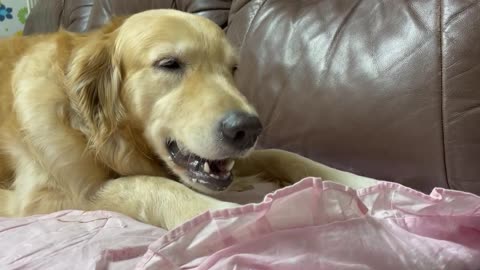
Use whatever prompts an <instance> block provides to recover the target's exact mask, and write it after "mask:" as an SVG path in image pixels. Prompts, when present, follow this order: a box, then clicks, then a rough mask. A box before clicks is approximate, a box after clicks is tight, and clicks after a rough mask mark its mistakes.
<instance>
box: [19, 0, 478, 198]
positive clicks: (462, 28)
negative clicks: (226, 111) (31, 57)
mask: <svg viewBox="0 0 480 270" xmlns="http://www.w3.org/2000/svg"><path fill="white" fill-rule="evenodd" d="M152 8H175V9H180V10H183V11H188V12H192V13H196V14H200V15H203V16H206V17H208V18H211V19H212V20H214V21H215V22H216V23H217V24H219V25H220V26H222V27H223V28H224V29H225V31H226V33H227V35H228V37H229V38H230V40H231V41H232V42H233V44H234V45H236V46H237V47H238V48H239V51H240V56H241V61H240V65H239V69H238V72H237V74H236V80H237V81H238V85H239V88H240V89H241V91H243V93H245V95H246V96H247V97H248V98H249V99H250V100H251V101H252V102H253V103H254V104H255V106H256V107H257V109H258V110H259V112H260V114H261V117H262V118H263V121H264V125H265V126H266V129H265V132H264V134H263V137H262V139H261V143H260V145H261V147H268V148H271V147H275V148H282V149H286V150H290V151H294V152H297V153H300V154H302V155H305V156H307V157H310V158H312V159H314V160H317V161H319V162H322V163H325V164H328V165H331V166H334V167H336V168H339V169H343V170H347V171H351V172H354V173H357V174H361V175H365V176H369V177H374V178H377V179H383V180H389V181H396V182H400V183H402V184H405V185H408V186H411V187H413V188H417V189H419V190H422V191H425V192H429V191H430V190H431V189H432V188H433V187H449V188H454V189H460V190H465V191H469V192H474V193H477V194H480V179H479V177H480V45H479V44H480V28H479V27H478V25H480V16H478V14H480V3H478V2H474V1H469V0H444V1H438V0H436V1H433V0H423V1H413V0H407V1H397V0H384V1H377V0H364V1H351V0H327V1H312V0H310V1H308V0H295V1H292V0H233V1H231V0H190V1H188V0H176V1H175V0H157V1H155V0H136V1H132V0H110V1H109V0H96V1H93V0H43V1H40V3H39V4H38V5H37V6H36V7H35V8H34V9H33V11H32V13H31V16H30V17H29V18H28V20H27V24H26V28H25V34H27V35H28V34H33V33H41V32H52V31H56V30H57V29H58V28H59V26H62V27H63V28H65V29H68V30H70V31H77V32H82V31H87V30H90V29H94V28H96V27H98V26H100V25H102V24H103V23H104V22H106V21H107V20H108V19H109V18H110V17H111V16H113V15H125V14H131V13H135V12H139V11H143V10H146V9H152Z"/></svg>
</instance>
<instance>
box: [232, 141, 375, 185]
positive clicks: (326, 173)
mask: <svg viewBox="0 0 480 270" xmlns="http://www.w3.org/2000/svg"><path fill="white" fill-rule="evenodd" d="M235 173H236V175H238V176H239V177H246V176H249V175H256V176H258V177H256V178H257V179H258V178H261V179H263V180H265V181H269V182H274V183H276V184H278V185H279V186H286V185H290V184H293V183H295V182H297V181H299V180H301V179H303V178H305V177H310V176H313V177H320V178H322V179H323V180H330V181H334V182H337V183H340V184H343V185H346V186H349V187H351V188H355V189H356V188H362V187H367V186H372V185H375V184H376V182H377V181H376V180H374V179H371V178H368V177H363V176H360V175H356V174H353V173H349V172H345V171H340V170H337V169H334V168H332V167H329V166H326V165H324V164H321V163H318V162H315V161H313V160H311V159H308V158H305V157H302V156H300V155H297V154H294V153H291V152H288V151H283V150H277V149H267V150H257V151H254V152H252V154H250V155H249V156H248V157H246V158H244V159H240V160H238V161H237V163H236V165H235Z"/></svg>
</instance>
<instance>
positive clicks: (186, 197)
mask: <svg viewBox="0 0 480 270" xmlns="http://www.w3.org/2000/svg"><path fill="white" fill-rule="evenodd" d="M235 206H237V204H234V203H229V202H223V201H219V200H216V199H213V198H210V197H207V196H205V195H202V194H199V193H196V192H195V191H193V190H191V189H189V188H188V187H186V186H184V185H182V184H180V183H177V182H175V181H172V180H169V179H166V178H160V177H150V176H134V177H124V178H119V179H115V180H111V181H108V182H107V183H105V185H104V186H103V187H102V188H101V189H100V190H99V191H98V193H97V194H96V196H95V198H94V200H93V201H92V203H91V210H110V211H114V212H119V213H122V214H125V215H128V216H130V217H133V218H135V219H137V220H139V221H142V222H145V223H148V224H152V225H155V226H159V227H162V228H164V229H167V230H169V229H172V228H174V227H176V226H177V225H179V224H181V223H183V222H185V221H187V220H188V219H190V218H192V217H194V216H196V215H198V214H201V213H203V212H205V211H207V210H214V209H221V208H228V207H235Z"/></svg>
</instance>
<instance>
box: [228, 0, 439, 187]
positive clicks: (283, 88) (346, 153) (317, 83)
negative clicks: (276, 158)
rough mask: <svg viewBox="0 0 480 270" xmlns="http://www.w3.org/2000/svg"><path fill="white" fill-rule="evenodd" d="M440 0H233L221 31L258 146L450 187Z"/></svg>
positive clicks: (362, 171) (383, 175)
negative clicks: (233, 49)
mask: <svg viewBox="0 0 480 270" xmlns="http://www.w3.org/2000/svg"><path fill="white" fill-rule="evenodd" d="M437 3H438V1H415V2H414V1H402V2H399V1H380V2H379V1H374V0H365V1H350V0H336V1H306V0H304V1H289V0H276V1H273V0H272V1H270V0H261V1H260V0H252V1H245V0H236V1H234V2H233V4H232V9H231V16H230V25H229V28H228V32H227V34H228V35H229V37H230V38H231V40H232V41H233V42H235V43H236V45H237V46H238V47H239V48H240V59H241V62H240V66H239V69H238V73H237V76H236V79H237V82H238V84H239V86H240V88H241V90H242V91H243V92H244V93H245V94H246V95H247V96H248V97H249V99H250V100H251V101H253V102H254V103H255V105H256V107H257V108H258V109H259V111H260V114H261V116H262V117H263V121H264V123H265V126H266V129H265V133H264V134H263V138H262V140H261V143H260V144H261V146H262V147H267V148H270V147H275V148H283V149H287V150H291V151H294V152H297V153H300V154H303V155H305V156H308V157H310V158H313V159H315V160H317V161H320V162H323V163H326V164H329V165H331V166H334V167H337V168H340V169H343V170H348V171H352V172H354V173H358V174H361V175H367V176H370V177H375V178H377V179H384V180H392V181H397V182H400V183H403V184H406V185H409V186H412V187H414V188H417V189H421V190H424V191H430V189H431V188H432V187H434V186H438V187H447V182H446V179H447V178H446V170H445V159H444V145H443V144H444V141H443V124H442V112H443V109H442V100H443V97H442V74H441V72H440V70H441V67H442V65H441V61H440V59H441V58H442V51H441V46H439V41H440V40H441V37H440V36H439V35H440V32H439V29H438V25H439V23H440V22H439V18H440V17H439V16H438V13H437V12H436V11H438V5H437Z"/></svg>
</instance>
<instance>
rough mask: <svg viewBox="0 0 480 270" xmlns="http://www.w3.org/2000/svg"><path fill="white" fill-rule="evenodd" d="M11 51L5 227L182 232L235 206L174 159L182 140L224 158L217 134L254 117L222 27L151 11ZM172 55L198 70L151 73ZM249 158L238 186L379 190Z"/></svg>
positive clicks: (3, 116)
mask: <svg viewBox="0 0 480 270" xmlns="http://www.w3.org/2000/svg"><path fill="white" fill-rule="evenodd" d="M199 29H201V31H200V30H199ZM0 51H1V52H2V58H1V59H0V188H1V189H0V216H26V215H32V214H41V213H49V212H53V211H58V210H63V209H82V210H96V209H106V210H112V211H117V212H121V213H124V214H126V215H129V216H131V217H133V218H136V219H138V220H140V221H143V222H147V223H150V224H154V225H158V226H162V227H165V228H172V227H173V226H175V225H177V224H178V223H180V222H183V221H184V220H185V219H187V218H190V217H192V216H194V215H196V214H198V213H200V212H202V211H205V210H207V209H216V208H221V207H227V206H232V205H234V204H231V203H227V202H222V201H219V200H216V199H213V198H211V197H209V196H206V195H202V194H200V193H197V192H195V191H193V190H192V189H191V188H193V189H196V190H199V191H203V192H205V193H206V192H207V191H206V190H202V187H200V186H195V184H194V183H192V182H189V181H187V180H186V176H185V175H184V173H183V172H182V170H181V168H178V167H177V166H176V165H175V164H174V163H172V162H171V161H170V160H169V159H168V158H167V156H168V154H167V152H166V149H165V140H167V139H168V138H170V137H175V138H176V139H177V140H179V141H181V142H182V146H183V147H186V148H188V149H189V150H192V151H193V152H194V153H198V154H201V156H203V157H205V158H212V159H213V158H219V157H222V158H223V156H222V155H223V154H224V153H223V152H219V151H220V150H218V149H219V148H221V147H219V146H218V145H216V143H217V142H216V141H215V140H213V139H212V136H211V134H212V132H214V131H213V129H214V126H215V125H214V124H213V123H214V122H215V121H218V117H219V116H220V115H222V114H223V113H225V112H226V111H229V110H242V111H246V112H249V113H252V114H255V110H254V109H253V108H252V107H251V105H250V104H249V103H248V102H247V100H246V99H245V98H244V97H243V96H242V95H241V94H240V93H239V92H238V91H237V89H236V88H235V86H234V83H233V75H232V72H231V69H232V68H233V67H234V66H235V64H236V55H235V51H234V50H233V49H232V47H231V46H230V45H229V44H228V42H227V41H226V39H225V37H224V35H223V32H222V30H221V29H220V28H218V27H217V26H216V25H215V24H214V23H212V22H210V21H209V20H207V19H204V18H202V17H199V16H195V15H190V14H186V13H182V12H179V11H173V10H152V11H146V12H143V13H139V14H136V15H133V16H131V17H128V18H120V19H118V20H115V21H113V22H111V23H110V24H108V25H106V26H105V27H103V28H102V29H99V30H97V31H93V32H90V33H86V34H75V33H69V32H66V31H59V32H57V33H53V34H48V35H37V36H32V37H13V38H9V39H6V40H1V41H0ZM172 56H174V57H179V58H181V59H184V61H186V62H188V65H187V67H186V70H185V71H184V72H183V73H182V74H172V73H168V72H167V73H166V72H159V71H156V70H154V69H153V68H152V63H154V62H155V61H157V60H159V59H162V58H165V57H172ZM248 154H249V153H241V154H239V155H238V156H234V157H235V158H238V162H237V165H236V167H235V175H236V176H238V177H239V179H240V178H241V177H247V178H248V177H254V176H260V177H261V178H264V179H266V180H275V181H284V182H286V184H288V183H291V182H293V181H294V180H298V179H300V178H301V177H304V176H308V175H315V176H322V177H336V178H340V179H338V180H340V181H342V179H346V180H344V181H346V183H347V184H349V185H352V186H356V185H357V186H358V185H360V186H362V185H367V184H370V183H372V181H370V180H369V179H363V178H360V177H357V176H354V175H351V174H348V173H343V172H338V171H336V170H333V169H331V168H328V167H326V166H323V165H321V164H317V163H315V162H313V161H310V160H307V159H305V158H302V157H299V156H297V155H294V154H291V153H287V152H283V151H279V150H264V151H254V152H253V153H251V154H250V155H248ZM170 179H175V180H179V181H180V182H182V183H183V184H181V183H178V182H176V181H172V180H170ZM244 179H245V178H244ZM251 179H257V178H251ZM359 179H360V180H359ZM245 183H247V182H245ZM356 183H359V184H356ZM187 186H189V187H191V188H189V187H187ZM235 186H236V187H237V188H238V187H239V188H241V187H242V183H241V182H240V183H239V182H238V181H237V182H236V183H235V184H234V185H233V188H235Z"/></svg>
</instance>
